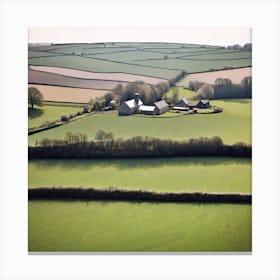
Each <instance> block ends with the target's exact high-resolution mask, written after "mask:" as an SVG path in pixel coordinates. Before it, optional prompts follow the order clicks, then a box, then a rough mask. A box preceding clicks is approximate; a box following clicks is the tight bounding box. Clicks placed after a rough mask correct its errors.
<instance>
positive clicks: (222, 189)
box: [28, 42, 252, 252]
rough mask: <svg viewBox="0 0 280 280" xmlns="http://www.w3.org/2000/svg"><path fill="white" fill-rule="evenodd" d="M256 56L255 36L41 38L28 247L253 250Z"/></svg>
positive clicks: (33, 80)
mask: <svg viewBox="0 0 280 280" xmlns="http://www.w3.org/2000/svg"><path fill="white" fill-rule="evenodd" d="M251 60H252V51H251V47H250V44H246V45H245V46H244V47H239V48H231V47H223V46H210V45H197V44H183V43H157V42H149V43H148V42H143V43H141V42H107V43H106V42H105V43H103V42H102V43H81V44H78V43H77V44H55V43H53V44H45V45H43V44H30V45H29V48H28V87H29V90H28V92H30V96H29V107H28V129H29V136H28V146H29V147H28V151H29V161H28V177H29V178H28V189H29V191H30V193H32V194H33V196H32V199H31V198H30V200H29V202H28V207H29V210H28V250H29V251H31V252H38V251H39V252H46V251H49V252H54V251H60V252H62V251H68V252H69V251H71V252H81V251H88V252H93V251H94V252H120V251H121V252H123V251H126V252H147V251H153V252H194V251H195V252H205V251H208V252H210V251H215V252H217V251H219V252H225V251H227V252H228V251H240V252H241V251H242V252H246V251H251V248H252V227H251V211H252V209H251V205H250V199H246V200H243V198H244V197H246V198H250V196H251V158H250V155H251V104H252V102H251V79H250V76H251V65H252V61H251ZM34 88H35V89H34ZM210 102H211V104H210ZM221 108H222V109H223V113H222V114H210V113H212V112H219V110H221ZM215 109H217V110H216V111H215ZM105 111H106V112H105ZM107 111H108V112H107ZM193 112H197V114H192V113H193ZM135 114H136V115H139V116H140V117H135ZM145 115H147V117H145ZM120 116H126V117H120ZM141 116H143V117H141ZM31 132H32V133H31ZM225 151H226V152H225ZM90 188H93V189H94V190H90ZM56 189H59V192H58V193H56ZM36 190H38V191H37V192H36ZM145 192H147V193H152V194H153V197H157V199H158V200H160V199H161V197H162V196H165V195H164V194H167V193H168V194H169V196H170V197H171V198H169V200H168V201H169V202H168V203H151V201H149V199H147V200H145V201H141V202H142V203H137V201H139V200H141V198H142V199H143V193H145ZM36 193H37V194H38V193H40V199H39V197H36ZM81 193H82V194H83V195H85V194H86V193H91V194H92V195H93V196H94V193H99V197H98V199H97V198H96V199H95V198H94V197H93V200H91V201H90V200H86V201H85V200H82V199H81V197H83V196H81V195H80V194H81ZM120 193H121V194H128V195H129V199H124V200H119V199H118V198H119V197H120ZM159 193H160V194H161V195H158V194H159ZM179 193H180V194H181V193H187V197H188V196H190V197H191V196H192V193H196V194H199V195H197V196H198V197H211V196H213V193H214V194H217V197H219V194H222V196H225V197H226V198H227V200H225V201H230V200H228V198H231V196H232V195H235V196H237V197H240V201H243V202H244V201H245V202H244V203H243V204H237V203H236V204H232V203H225V201H224V203H219V201H218V200H219V199H218V198H217V201H215V203H202V202H197V201H196V202H193V203H176V202H175V201H174V200H172V195H174V196H175V197H177V196H179ZM103 194H104V196H103ZM108 195H109V196H108ZM114 195H116V196H114ZM79 196H80V197H79ZM106 197H107V198H108V197H109V198H110V199H106ZM144 197H145V196H144ZM53 198H56V199H53ZM102 198H103V199H102ZM125 198H126V197H125ZM50 201H51V203H50ZM104 201H105V202H106V203H104ZM240 201H239V202H240ZM220 202H222V201H220ZM202 206H203V207H202ZM50 229H51V230H50Z"/></svg>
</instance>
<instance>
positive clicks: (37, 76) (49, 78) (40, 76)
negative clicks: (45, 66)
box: [28, 70, 126, 90]
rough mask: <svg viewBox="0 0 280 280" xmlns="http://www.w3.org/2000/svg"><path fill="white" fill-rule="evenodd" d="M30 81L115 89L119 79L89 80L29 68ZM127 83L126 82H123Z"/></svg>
mask: <svg viewBox="0 0 280 280" xmlns="http://www.w3.org/2000/svg"><path fill="white" fill-rule="evenodd" d="M28 83H30V84H42V85H53V86H65V87H76V88H89V89H106V90H111V89H113V88H114V87H115V86H116V85H117V84H118V83H119V82H117V81H104V80H89V79H80V78H73V77H67V76H62V75H58V74H53V73H47V72H41V71H35V70H29V71H28ZM122 84H123V85H125V84H126V83H122Z"/></svg>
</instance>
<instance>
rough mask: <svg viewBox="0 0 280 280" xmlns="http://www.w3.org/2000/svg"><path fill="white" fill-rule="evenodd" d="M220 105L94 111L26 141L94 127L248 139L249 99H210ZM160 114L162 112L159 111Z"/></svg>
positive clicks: (128, 133) (91, 132) (120, 133)
mask: <svg viewBox="0 0 280 280" xmlns="http://www.w3.org/2000/svg"><path fill="white" fill-rule="evenodd" d="M211 104H212V105H216V106H218V107H222V108H223V112H222V113H219V114H205V115H203V114H197V115H196V114H193V115H185V116H178V117H176V118H175V117H171V118H148V117H142V116H124V117H119V116H117V115H116V114H95V115H92V116H89V117H86V118H83V119H81V120H78V121H75V122H71V123H69V124H66V125H63V126H60V127H57V128H54V129H51V130H48V131H44V132H40V133H38V134H34V135H30V136H29V137H28V138H29V145H34V144H35V141H36V139H38V140H40V139H42V138H56V139H64V137H65V134H66V133H67V132H68V131H71V132H78V131H79V132H82V133H85V134H87V135H88V137H89V139H93V138H94V137H95V134H96V132H97V131H98V130H100V129H103V130H105V131H110V132H113V133H114V135H115V136H116V137H123V138H130V137H132V136H136V135H147V136H153V137H158V138H172V139H190V138H198V137H201V136H205V137H213V136H220V137H221V138H222V139H223V141H224V143H227V144H233V143H236V142H240V141H243V142H245V143H251V100H249V99H231V100H215V101H211ZM163 116H164V115H163Z"/></svg>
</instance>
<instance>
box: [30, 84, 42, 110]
mask: <svg viewBox="0 0 280 280" xmlns="http://www.w3.org/2000/svg"><path fill="white" fill-rule="evenodd" d="M28 103H29V104H30V105H31V108H32V109H33V108H34V105H37V106H43V94H42V93H41V92H40V91H39V90H38V89H37V88H35V87H29V88H28Z"/></svg>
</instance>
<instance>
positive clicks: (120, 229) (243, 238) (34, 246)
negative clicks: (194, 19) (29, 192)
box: [28, 201, 252, 252]
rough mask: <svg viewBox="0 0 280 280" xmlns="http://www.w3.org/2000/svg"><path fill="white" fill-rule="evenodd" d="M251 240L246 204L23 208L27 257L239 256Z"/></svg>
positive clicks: (36, 204)
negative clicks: (63, 253) (234, 253)
mask: <svg viewBox="0 0 280 280" xmlns="http://www.w3.org/2000/svg"><path fill="white" fill-rule="evenodd" d="M251 236H252V225H251V205H234V204H179V203H128V202H81V201H76V202H75V201H65V202H57V201H56V202H51V201H39V202H36V201H29V203H28V250H29V251H31V252H36V251H37V252H38V251H39V252H40V251H43V252H52V251H56V252H57V251H68V252H75V251H79V252H118V251H129V252H144V251H150V252H172V251H173V252H184V251H188V252H192V251H193V252H206V251H211V252H218V251H219V252H224V251H237V252H240V251H251V249H252V240H251Z"/></svg>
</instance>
